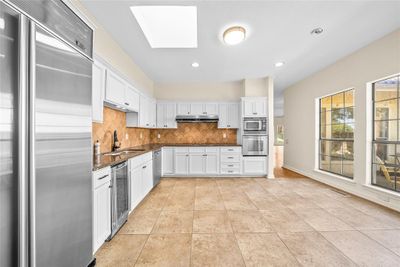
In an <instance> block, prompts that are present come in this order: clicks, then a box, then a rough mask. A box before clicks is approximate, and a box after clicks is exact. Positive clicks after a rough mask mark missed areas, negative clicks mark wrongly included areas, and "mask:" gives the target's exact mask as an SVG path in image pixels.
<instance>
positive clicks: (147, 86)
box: [66, 0, 154, 95]
mask: <svg viewBox="0 0 400 267" xmlns="http://www.w3.org/2000/svg"><path fill="white" fill-rule="evenodd" d="M66 3H67V4H71V5H72V8H75V9H76V10H77V11H78V12H79V13H80V15H83V16H85V17H86V18H87V19H88V20H89V21H90V22H91V24H93V26H95V29H94V31H95V33H94V52H95V55H97V56H99V57H101V58H102V59H103V60H105V61H106V62H107V63H109V64H110V65H112V67H113V68H114V69H115V70H116V71H118V72H120V73H121V74H122V75H124V76H125V78H127V79H128V80H129V81H130V82H131V83H132V84H133V85H135V87H136V88H137V89H139V90H141V91H143V92H144V93H146V94H149V95H153V87H154V84H153V81H152V80H151V79H150V78H149V77H147V75H146V74H145V73H144V72H143V71H142V70H141V69H140V68H139V66H138V65H136V64H135V63H134V62H133V61H132V59H131V57H130V56H129V55H128V54H127V53H126V52H125V51H124V50H123V49H122V48H121V47H120V46H119V45H118V44H117V42H116V41H115V40H114V39H113V38H112V37H111V35H110V34H109V33H108V32H107V31H106V30H105V29H104V28H103V27H102V26H101V25H100V24H99V23H98V22H97V21H96V19H95V18H94V17H93V16H92V15H91V14H90V12H89V11H88V10H87V9H86V8H85V7H84V6H83V5H82V3H81V2H80V0H69V1H66Z"/></svg>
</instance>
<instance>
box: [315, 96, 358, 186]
mask: <svg viewBox="0 0 400 267" xmlns="http://www.w3.org/2000/svg"><path fill="white" fill-rule="evenodd" d="M319 115H320V123H319V169H320V170H323V171H327V172H331V173H334V174H338V175H341V176H343V177H346V178H350V179H352V178H353V160H354V158H353V157H354V149H353V147H354V89H351V90H347V91H344V92H340V93H337V94H334V95H330V96H326V97H323V98H321V99H320V101H319Z"/></svg>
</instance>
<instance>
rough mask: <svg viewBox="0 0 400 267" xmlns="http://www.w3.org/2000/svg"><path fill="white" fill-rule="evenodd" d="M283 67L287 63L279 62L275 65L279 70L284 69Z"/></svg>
mask: <svg viewBox="0 0 400 267" xmlns="http://www.w3.org/2000/svg"><path fill="white" fill-rule="evenodd" d="M283 65H285V62H283V61H279V62H276V63H275V67H277V68H279V67H282V66H283Z"/></svg>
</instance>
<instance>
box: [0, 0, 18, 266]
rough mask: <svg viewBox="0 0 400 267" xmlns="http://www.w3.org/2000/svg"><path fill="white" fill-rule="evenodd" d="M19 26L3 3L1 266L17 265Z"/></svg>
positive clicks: (0, 16) (0, 59) (0, 66)
mask: <svg viewBox="0 0 400 267" xmlns="http://www.w3.org/2000/svg"><path fill="white" fill-rule="evenodd" d="M19 27H20V23H19V15H18V14H17V13H16V12H14V11H13V10H11V9H10V8H8V7H7V6H6V5H5V4H4V3H3V2H0V266H18V202H19V201H18V195H19V194H18V184H19V183H18V180H19V178H20V177H19V175H20V172H19V171H18V167H19V166H18V162H19V161H18V157H19V153H18V131H19V127H18V124H19V119H18V116H19V112H18V101H19V82H18V77H19V75H18V72H19V70H18V68H19V64H18V59H19V56H18V52H19V51H18V50H19V36H18V33H19Z"/></svg>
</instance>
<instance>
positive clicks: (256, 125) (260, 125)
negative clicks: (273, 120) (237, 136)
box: [243, 118, 267, 135]
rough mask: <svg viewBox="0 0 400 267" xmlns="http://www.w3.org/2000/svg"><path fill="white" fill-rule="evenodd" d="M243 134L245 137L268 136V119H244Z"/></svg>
mask: <svg viewBox="0 0 400 267" xmlns="http://www.w3.org/2000/svg"><path fill="white" fill-rule="evenodd" d="M243 133H244V134H245V135H266V134H267V118H244V119H243Z"/></svg>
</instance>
